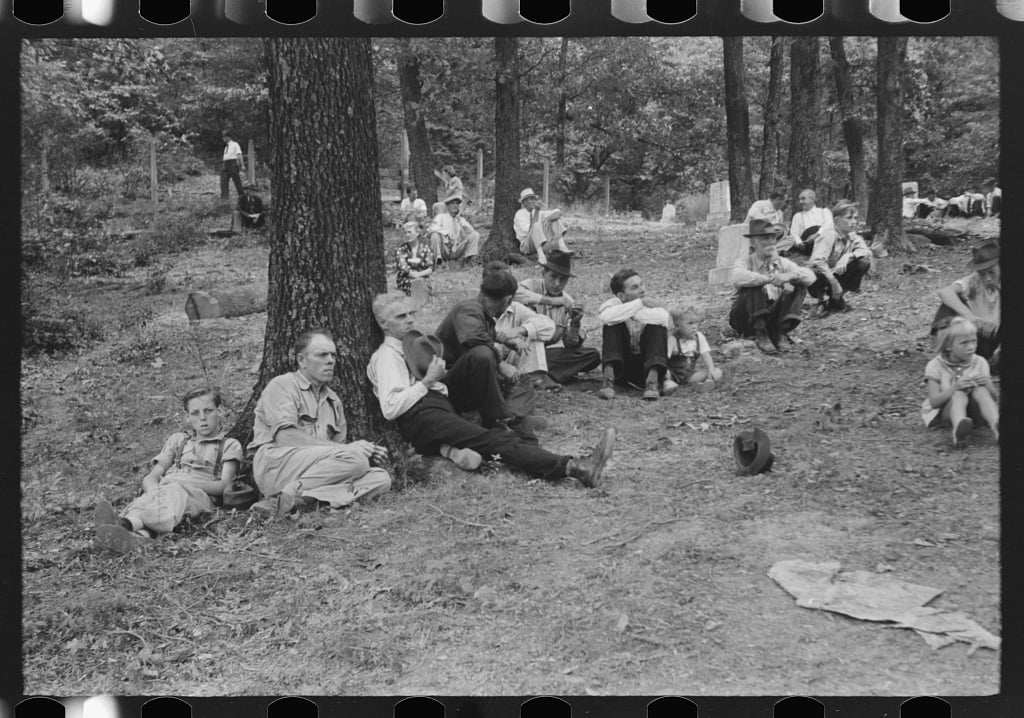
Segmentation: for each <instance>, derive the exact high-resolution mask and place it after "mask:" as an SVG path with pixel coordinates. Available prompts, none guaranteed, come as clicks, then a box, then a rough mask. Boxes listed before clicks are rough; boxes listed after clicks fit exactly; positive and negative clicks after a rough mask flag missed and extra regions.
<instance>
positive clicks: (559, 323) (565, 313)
mask: <svg viewBox="0 0 1024 718" xmlns="http://www.w3.org/2000/svg"><path fill="white" fill-rule="evenodd" d="M540 266H541V274H540V276H539V277H533V278H532V279H524V280H523V281H521V282H519V289H518V291H517V292H516V301H517V302H520V303H522V304H525V305H527V306H529V307H531V308H532V309H533V310H534V311H535V312H537V313H538V314H543V315H544V316H547V317H550V318H551V320H552V321H554V323H555V333H554V336H552V337H551V338H550V339H548V340H547V341H546V342H545V348H544V352H545V354H546V356H547V371H548V375H549V376H550V377H551V378H552V379H553V380H554V381H556V382H558V383H559V384H564V383H565V382H567V381H569V380H570V379H572V378H573V377H574V376H576V375H577V374H579V373H582V372H588V371H591V370H592V369H596V368H597V367H599V366H601V352H599V351H598V350H597V349H595V348H593V347H585V346H583V341H584V340H585V339H586V332H584V331H583V329H582V328H581V327H580V322H581V321H582V319H583V307H582V306H581V305H579V304H577V303H576V302H575V300H573V298H572V296H570V295H569V294H567V293H566V292H565V286H566V284H568V283H569V279H570V278H572V277H575V276H576V275H575V274H573V273H572V254H571V253H568V252H563V251H562V250H560V249H552V250H551V251H550V252H549V253H548V255H547V259H546V261H544V262H541V265H540Z"/></svg>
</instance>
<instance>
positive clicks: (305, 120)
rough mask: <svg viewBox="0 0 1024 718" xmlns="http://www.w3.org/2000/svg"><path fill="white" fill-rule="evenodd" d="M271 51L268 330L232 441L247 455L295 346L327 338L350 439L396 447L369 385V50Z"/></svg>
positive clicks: (296, 47) (376, 257) (347, 41)
mask: <svg viewBox="0 0 1024 718" xmlns="http://www.w3.org/2000/svg"><path fill="white" fill-rule="evenodd" d="M265 50H266V53H267V67H268V68H269V72H268V79H269V98H270V103H269V106H270V112H269V118H268V132H269V137H270V146H271V148H272V150H271V153H272V157H271V159H272V161H271V168H272V174H271V182H272V186H273V188H274V215H275V220H274V222H273V223H272V225H271V230H270V237H269V244H270V262H269V269H268V292H267V328H266V334H265V337H264V343H263V359H262V361H261V363H260V368H259V378H258V379H257V381H256V384H255V386H253V392H252V396H251V398H250V399H249V402H248V404H247V406H246V407H245V409H244V410H243V411H242V412H241V414H240V416H239V417H238V420H237V421H236V423H235V425H234V427H233V428H232V430H231V432H230V433H231V435H232V436H234V437H236V438H238V439H240V440H241V441H242V443H243V445H245V444H246V443H248V441H249V440H250V438H251V436H252V424H253V410H254V408H255V405H256V401H257V399H259V396H260V393H261V392H262V391H263V388H264V386H266V384H267V382H268V381H270V379H272V378H273V377H275V376H278V375H279V374H283V373H286V372H289V371H293V370H294V369H295V368H296V363H295V358H294V356H293V354H292V344H293V343H294V341H295V339H296V338H297V337H298V335H299V334H300V333H302V332H303V331H307V330H309V329H312V328H316V327H326V328H328V329H330V330H331V331H332V332H333V334H334V339H335V343H336V345H337V348H338V357H337V365H336V368H335V378H334V381H333V382H332V383H331V386H332V388H334V389H335V391H337V392H338V394H339V396H340V397H341V400H342V403H343V405H344V410H345V415H346V418H347V422H348V439H349V440H354V439H363V438H365V439H370V440H373V441H377V442H380V443H385V444H387V445H389V446H391V447H397V446H399V445H400V444H399V442H400V439H399V438H398V433H397V431H395V430H393V429H391V428H389V427H388V426H387V425H386V424H385V422H384V419H383V417H382V416H381V413H380V407H379V404H378V403H377V400H376V398H375V397H374V396H373V393H372V391H371V390H370V386H369V384H368V382H367V381H366V365H367V363H368V361H369V358H370V354H371V353H372V352H373V351H374V350H375V349H376V347H377V346H378V345H379V344H380V342H381V341H382V339H383V335H382V333H381V331H380V328H379V327H378V326H377V323H376V322H375V321H374V319H373V313H372V311H371V303H372V301H373V297H374V295H375V294H377V293H379V292H383V291H385V289H386V287H387V280H386V277H385V264H384V240H383V232H382V229H381V220H380V195H379V179H378V177H377V164H378V155H377V134H376V129H375V122H376V120H375V117H374V102H373V66H372V60H371V54H370V40H369V38H326V37H325V38H315V39H304V38H273V39H270V40H267V41H266V44H265ZM324 68H330V72H325V71H324ZM401 455H402V453H401V452H400V451H392V456H393V457H401Z"/></svg>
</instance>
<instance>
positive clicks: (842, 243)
mask: <svg viewBox="0 0 1024 718" xmlns="http://www.w3.org/2000/svg"><path fill="white" fill-rule="evenodd" d="M832 219H833V221H834V223H835V226H834V227H833V228H832V230H831V231H829V232H823V233H822V235H821V237H820V238H819V239H818V241H817V242H815V243H814V252H813V253H812V254H811V259H810V262H808V266H810V268H811V269H812V270H813V271H814V274H815V275H816V279H815V281H814V283H813V284H811V286H810V287H809V288H808V289H807V291H808V293H809V294H810V295H811V296H812V297H814V298H815V299H818V300H819V302H820V303H821V305H822V307H823V314H825V313H828V312H830V311H846V310H847V309H848V308H849V307H848V306H847V303H846V299H845V295H846V293H847V292H859V291H860V284H861V280H863V279H864V275H866V274H867V273H868V270H870V269H871V248H870V247H868V245H867V243H866V242H865V241H864V239H863V238H862V237H861V236H860V235H859V234H857V233H856V232H855V231H854V229H855V227H856V226H857V205H856V203H854V202H851V201H849V200H846V199H841V200H839V201H838V202H837V203H836V205H835V206H834V207H833V208H832Z"/></svg>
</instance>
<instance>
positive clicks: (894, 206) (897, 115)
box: [867, 37, 914, 256]
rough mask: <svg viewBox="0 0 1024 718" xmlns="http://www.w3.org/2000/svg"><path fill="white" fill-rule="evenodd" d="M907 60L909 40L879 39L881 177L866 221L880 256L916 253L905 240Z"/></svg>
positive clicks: (876, 182)
mask: <svg viewBox="0 0 1024 718" xmlns="http://www.w3.org/2000/svg"><path fill="white" fill-rule="evenodd" d="M906 59H907V38H906V37H880V38H878V58H877V60H876V62H875V73H876V82H877V87H878V92H877V94H878V98H877V108H878V109H877V111H878V176H877V178H876V180H875V187H874V192H873V193H872V197H871V206H870V207H869V208H868V220H867V221H868V226H869V227H870V228H871V231H872V233H873V234H874V241H873V243H872V249H874V251H875V253H876V254H878V255H879V256H884V255H885V254H886V253H887V250H888V249H889V248H890V247H899V248H901V249H905V250H907V251H914V245H913V244H911V243H910V242H909V240H906V239H904V237H903V192H902V185H903V71H904V65H905V64H906Z"/></svg>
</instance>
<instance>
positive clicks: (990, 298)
mask: <svg viewBox="0 0 1024 718" xmlns="http://www.w3.org/2000/svg"><path fill="white" fill-rule="evenodd" d="M1000 295H1001V291H1000V274H999V243H998V242H997V241H995V240H989V241H987V242H984V243H983V244H981V245H979V246H977V247H975V248H974V249H973V250H972V252H971V273H970V274H968V275H967V276H966V277H963V278H962V279H958V280H956V281H955V282H953V283H952V284H950V285H948V286H946V287H943V288H942V289H940V290H939V299H941V300H942V305H941V306H940V307H939V311H938V312H936V314H935V319H934V321H932V332H931V333H932V334H933V335H934V334H937V333H938V331H939V329H942V328H943V327H944V326H945V325H946V324H948V323H949V320H950V319H951V318H952V317H955V316H961V317H963V318H964V319H966V320H968V321H969V322H971V323H972V324H974V325H975V326H976V327H978V349H977V353H978V354H980V355H981V356H983V357H985V358H986V359H988V360H991V359H992V356H993V355H994V354H995V352H996V350H997V349H998V348H999V324H1000Z"/></svg>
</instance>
